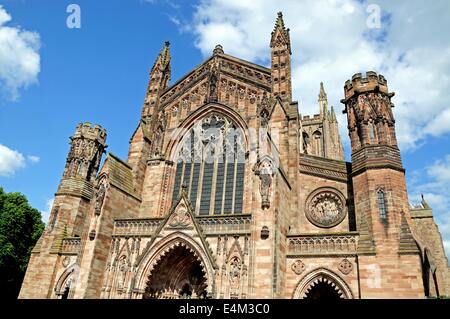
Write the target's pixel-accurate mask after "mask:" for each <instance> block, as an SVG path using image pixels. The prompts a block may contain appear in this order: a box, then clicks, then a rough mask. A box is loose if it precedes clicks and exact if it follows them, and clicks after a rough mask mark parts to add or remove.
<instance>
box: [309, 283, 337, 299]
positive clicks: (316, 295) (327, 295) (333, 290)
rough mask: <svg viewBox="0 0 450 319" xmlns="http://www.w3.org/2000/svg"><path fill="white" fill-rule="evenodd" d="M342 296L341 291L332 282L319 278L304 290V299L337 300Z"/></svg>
mask: <svg viewBox="0 0 450 319" xmlns="http://www.w3.org/2000/svg"><path fill="white" fill-rule="evenodd" d="M342 298H344V296H343V293H342V291H340V289H339V288H338V287H336V285H335V284H334V283H331V282H330V281H328V280H326V279H325V278H320V279H319V280H318V281H317V282H315V283H313V284H312V285H311V286H310V287H309V288H308V289H307V291H306V292H305V297H304V299H310V300H319V299H320V300H338V299H342Z"/></svg>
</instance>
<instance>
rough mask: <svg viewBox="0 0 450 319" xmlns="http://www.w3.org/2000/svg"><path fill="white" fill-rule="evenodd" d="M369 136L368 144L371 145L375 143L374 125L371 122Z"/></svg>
mask: <svg viewBox="0 0 450 319" xmlns="http://www.w3.org/2000/svg"><path fill="white" fill-rule="evenodd" d="M369 136H370V142H371V143H372V144H374V143H376V142H377V132H376V127H375V123H374V122H372V121H370V122H369Z"/></svg>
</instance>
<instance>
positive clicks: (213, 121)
mask: <svg viewBox="0 0 450 319" xmlns="http://www.w3.org/2000/svg"><path fill="white" fill-rule="evenodd" d="M180 145H181V147H180V148H179V151H178V153H177V158H176V162H177V165H176V172H175V183H174V189H173V196H172V203H173V204H174V203H175V202H176V200H177V198H178V196H179V194H180V191H181V185H186V187H187V192H188V194H189V199H190V201H191V203H192V205H193V207H194V209H195V211H196V212H197V213H198V214H200V215H213V214H215V215H219V214H233V213H235V214H241V213H242V210H243V197H244V176H245V147H244V138H243V132H242V130H241V129H238V128H236V126H235V125H234V124H233V123H232V122H231V121H229V120H228V119H227V118H225V117H223V116H221V115H218V114H212V115H210V116H208V117H206V118H204V119H203V120H201V121H199V122H198V123H196V124H195V125H194V126H193V127H192V128H191V129H190V131H189V133H188V134H186V137H185V139H184V140H183V141H182V142H181V144H180ZM197 206H198V207H197Z"/></svg>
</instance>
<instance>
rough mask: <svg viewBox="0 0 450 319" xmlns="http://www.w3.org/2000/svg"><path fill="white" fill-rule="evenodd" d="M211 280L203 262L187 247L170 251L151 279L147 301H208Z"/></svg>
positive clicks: (173, 248) (154, 269)
mask: <svg viewBox="0 0 450 319" xmlns="http://www.w3.org/2000/svg"><path fill="white" fill-rule="evenodd" d="M206 296H207V278H206V275H205V271H204V267H203V266H202V263H201V262H200V259H199V257H198V256H196V254H195V253H194V251H193V250H192V249H190V248H189V247H187V246H186V245H177V246H174V247H172V248H171V249H170V250H169V251H167V252H166V253H165V254H164V255H162V256H161V258H160V259H159V260H158V262H157V263H156V264H155V266H154V267H153V270H152V271H151V273H150V275H149V276H148V281H147V286H146V289H145V293H144V295H143V298H144V299H184V298H185V299H191V298H192V299H196V298H206Z"/></svg>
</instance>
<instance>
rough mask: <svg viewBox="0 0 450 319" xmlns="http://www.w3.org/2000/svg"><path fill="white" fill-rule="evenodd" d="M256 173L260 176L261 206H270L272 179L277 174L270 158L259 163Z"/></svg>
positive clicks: (263, 207) (266, 207) (264, 207)
mask: <svg viewBox="0 0 450 319" xmlns="http://www.w3.org/2000/svg"><path fill="white" fill-rule="evenodd" d="M255 174H256V175H258V176H259V180H260V184H259V192H260V194H261V208H262V209H268V208H270V197H271V194H272V180H273V177H274V175H275V170H274V168H273V165H272V162H271V161H270V160H268V159H265V160H263V161H261V162H260V163H259V164H257V166H256V169H255Z"/></svg>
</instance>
